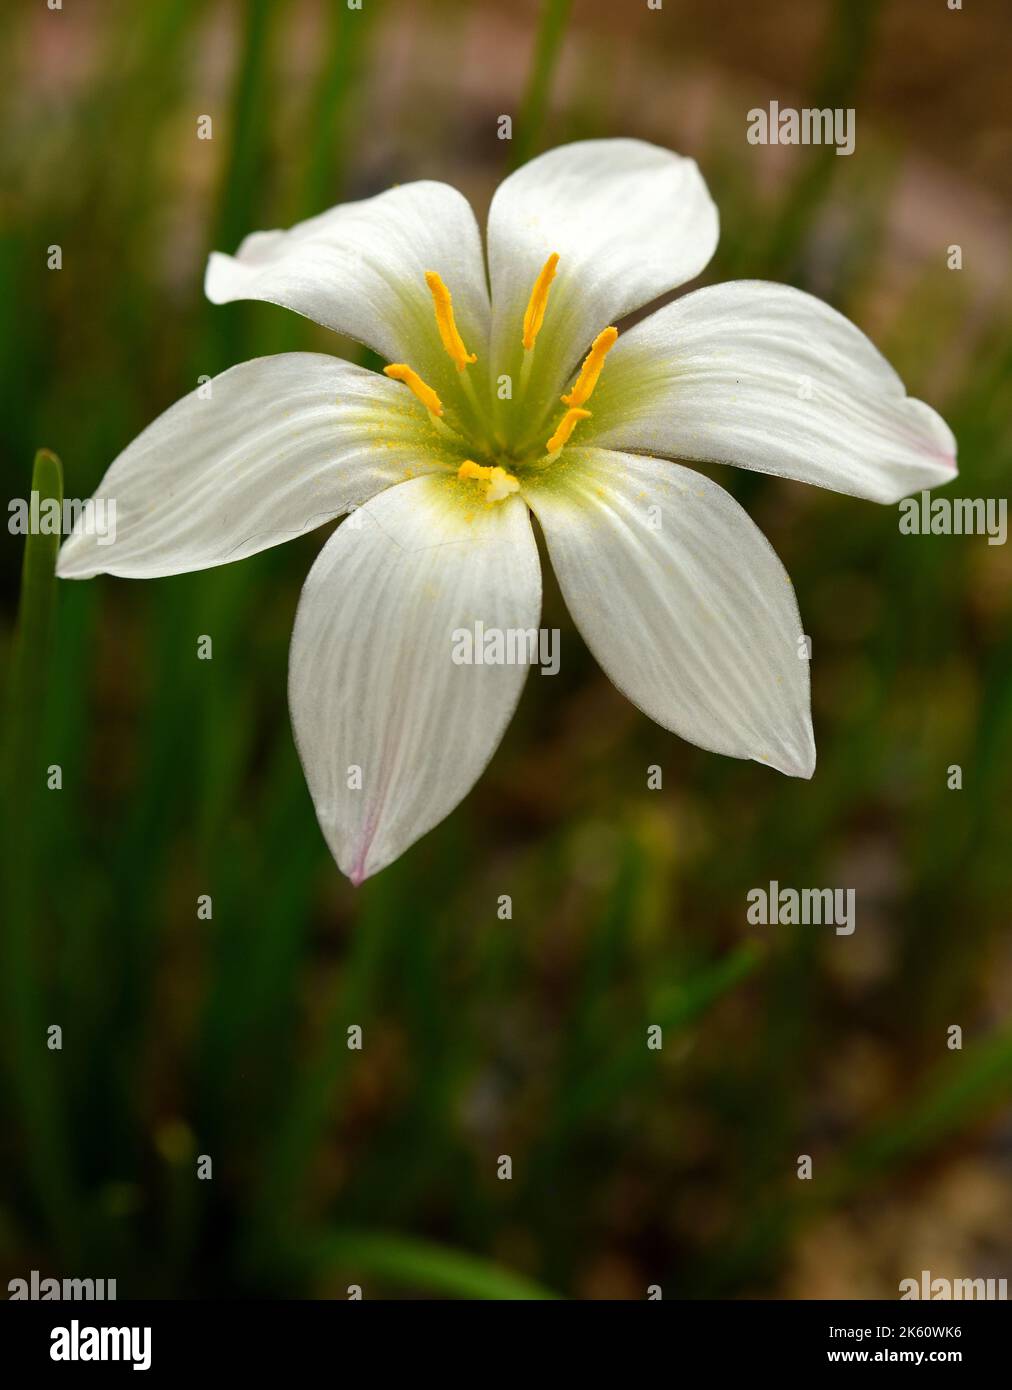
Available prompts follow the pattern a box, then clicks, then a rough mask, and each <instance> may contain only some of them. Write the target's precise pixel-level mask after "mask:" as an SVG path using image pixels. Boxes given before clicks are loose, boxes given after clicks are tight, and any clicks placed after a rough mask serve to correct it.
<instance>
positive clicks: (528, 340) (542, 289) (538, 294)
mask: <svg viewBox="0 0 1012 1390" xmlns="http://www.w3.org/2000/svg"><path fill="white" fill-rule="evenodd" d="M558 264H559V253H558V252H557V251H553V252H552V254H551V255H550V256H549V257H548V260H547V261H545V263H544V265H543V266H542V267H541V270H540V272H539V274H538V278H537V279H536V280H535V281H534V288H533V289H532V290H531V297H530V299H529V300H528V301H527V309H526V311H525V312H524V350H525V351H526V352H530V350H531V348H532V347H533V346H534V339H535V338H536V337H537V336H538V334H539V333H540V332H541V325H542V324H543V323H544V321H545V306H546V305H547V304H548V291H549V290H550V289H551V285H552V281H553V280H554V279H555V268H556V266H557V265H558Z"/></svg>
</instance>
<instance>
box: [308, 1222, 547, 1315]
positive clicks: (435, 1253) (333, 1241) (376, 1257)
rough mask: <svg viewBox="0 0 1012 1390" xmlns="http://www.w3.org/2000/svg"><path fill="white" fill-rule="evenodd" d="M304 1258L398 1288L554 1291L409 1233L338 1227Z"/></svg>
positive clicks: (482, 1293) (525, 1294)
mask: <svg viewBox="0 0 1012 1390" xmlns="http://www.w3.org/2000/svg"><path fill="white" fill-rule="evenodd" d="M310 1259H311V1263H312V1264H313V1265H314V1266H315V1267H316V1269H317V1271H319V1269H320V1267H321V1266H333V1265H337V1266H339V1267H340V1268H341V1270H342V1271H343V1270H347V1271H348V1272H349V1274H350V1275H351V1276H353V1278H354V1281H355V1282H356V1283H362V1282H363V1280H364V1278H366V1277H368V1276H370V1275H371V1276H372V1277H374V1278H377V1279H380V1280H382V1281H383V1282H384V1283H390V1284H395V1285H399V1286H400V1287H402V1288H411V1289H419V1290H424V1291H426V1292H430V1293H444V1294H451V1295H455V1296H456V1297H458V1298H476V1299H494V1300H501V1299H509V1300H513V1301H515V1300H523V1299H528V1300H538V1301H540V1300H544V1299H554V1298H557V1297H558V1295H557V1294H554V1293H551V1292H550V1291H549V1290H548V1289H545V1288H543V1287H542V1286H541V1285H540V1284H536V1283H535V1282H534V1281H533V1280H531V1279H527V1278H525V1277H524V1276H523V1275H520V1274H514V1273H513V1272H512V1270H508V1269H503V1268H502V1266H501V1265H497V1264H494V1263H493V1262H492V1261H491V1260H485V1259H481V1258H480V1257H479V1256H476V1255H467V1254H462V1253H461V1252H460V1251H459V1250H450V1249H448V1248H447V1247H446V1246H442V1245H436V1244H435V1243H433V1242H432V1241H427V1240H415V1239H413V1238H412V1237H409V1236H398V1235H386V1234H384V1233H382V1232H373V1231H338V1232H335V1233H334V1234H331V1235H326V1236H324V1237H323V1238H322V1239H321V1240H320V1241H318V1242H317V1243H316V1244H315V1245H314V1247H313V1250H312V1254H311V1256H310Z"/></svg>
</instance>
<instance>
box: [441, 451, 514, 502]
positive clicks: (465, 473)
mask: <svg viewBox="0 0 1012 1390" xmlns="http://www.w3.org/2000/svg"><path fill="white" fill-rule="evenodd" d="M457 477H458V478H459V479H460V480H461V482H464V481H466V480H467V479H471V480H472V481H473V482H476V483H485V484H486V487H485V501H486V502H502V501H503V499H504V498H506V497H509V496H511V495H512V494H513V493H514V492H519V491H520V479H519V478H514V476H513V474H512V473H507V472H506V470H505V468H500V467H499V466H498V464H497V465H496V466H495V467H493V468H486V467H485V466H484V464H481V463H475V461H474V459H465V460H464V462H463V463H462V464H461V465H460V467H459V468H458V469H457Z"/></svg>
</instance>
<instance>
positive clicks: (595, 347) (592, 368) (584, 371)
mask: <svg viewBox="0 0 1012 1390" xmlns="http://www.w3.org/2000/svg"><path fill="white" fill-rule="evenodd" d="M617 339H618V329H617V328H605V329H603V330H602V331H601V332H600V333H599V334H598V335H597V337H596V338H595V339H594V341H593V343H592V344H591V348H590V351H589V352H588V353H587V355H586V357H585V358H584V359H583V366H582V367H581V368H580V375H579V376H578V377H577V378H576V382H575V384H574V386H573V389H572V391H570V393H569V395H568V396H563V397H562V403H563V405H583V404H584V402H585V401H589V400H590V397H591V395H592V393H593V390H594V387H595V386H596V385H597V379H598V377H599V376H600V375H601V368H602V367H603V366H604V359H605V358H606V357H607V356H608V354H609V352H611V350H612V348H613V347H614V346H615V342H616V340H617Z"/></svg>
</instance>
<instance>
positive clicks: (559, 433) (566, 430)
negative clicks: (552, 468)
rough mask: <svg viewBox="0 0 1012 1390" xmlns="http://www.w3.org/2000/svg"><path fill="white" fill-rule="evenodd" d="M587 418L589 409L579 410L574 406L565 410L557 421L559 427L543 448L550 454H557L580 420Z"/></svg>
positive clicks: (588, 417)
mask: <svg viewBox="0 0 1012 1390" xmlns="http://www.w3.org/2000/svg"><path fill="white" fill-rule="evenodd" d="M589 419H590V411H589V410H579V409H577V408H575V407H574V408H572V409H570V410H567V411H566V413H565V415H563V417H562V419H561V420H560V421H559V428H558V429H557V430H556V431H555V433H554V434H553V435H552V437H551V439H550V440H549V441H548V443H547V444H546V445H545V448H546V449H547V450H548V452H549V453H550V454H557V453H558V452H559V450H560V449H561V448H562V446H563V445H564V444H565V443H566V442H567V441H568V439H569V436H570V435H571V434H572V433H573V431H574V430H575V429H576V427H577V425H578V424H579V423H580V421H581V420H589Z"/></svg>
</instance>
